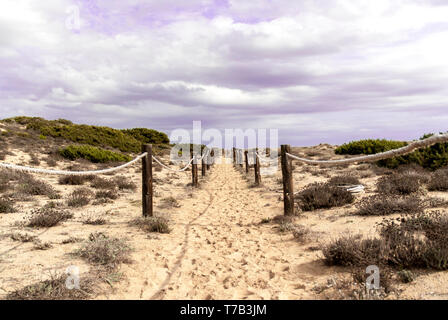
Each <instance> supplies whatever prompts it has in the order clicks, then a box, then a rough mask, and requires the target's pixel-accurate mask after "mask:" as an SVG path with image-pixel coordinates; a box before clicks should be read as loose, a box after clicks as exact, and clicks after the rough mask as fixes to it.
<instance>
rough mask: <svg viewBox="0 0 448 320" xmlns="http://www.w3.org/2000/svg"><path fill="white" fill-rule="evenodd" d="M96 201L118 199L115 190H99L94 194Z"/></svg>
mask: <svg viewBox="0 0 448 320" xmlns="http://www.w3.org/2000/svg"><path fill="white" fill-rule="evenodd" d="M95 198H96V199H110V200H116V199H118V193H117V191H115V190H100V191H97V192H96V193H95Z"/></svg>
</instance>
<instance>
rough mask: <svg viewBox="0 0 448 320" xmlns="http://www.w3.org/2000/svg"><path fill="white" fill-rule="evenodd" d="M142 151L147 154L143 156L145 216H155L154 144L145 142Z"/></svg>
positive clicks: (143, 202)
mask: <svg viewBox="0 0 448 320" xmlns="http://www.w3.org/2000/svg"><path fill="white" fill-rule="evenodd" d="M142 152H143V153H145V152H146V153H147V156H146V157H144V158H142V204H143V216H144V217H148V216H149V217H152V216H153V186H152V144H144V145H143V146H142Z"/></svg>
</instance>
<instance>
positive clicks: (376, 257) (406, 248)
mask: <svg viewBox="0 0 448 320" xmlns="http://www.w3.org/2000/svg"><path fill="white" fill-rule="evenodd" d="M447 232H448V216H447V215H446V214H445V213H442V212H440V211H432V212H420V213H417V214H414V215H402V216H401V218H399V219H384V220H383V221H382V222H381V223H380V224H379V234H380V238H376V239H368V240H363V239H362V238H360V237H352V236H348V237H347V236H346V237H341V238H339V239H337V240H335V241H332V242H330V243H329V244H326V245H323V246H322V252H323V254H324V258H325V262H326V263H327V264H328V265H340V266H364V267H365V266H368V265H371V264H375V265H377V266H392V267H395V268H397V269H399V270H403V269H411V268H427V269H433V270H448V238H447V237H446V234H447Z"/></svg>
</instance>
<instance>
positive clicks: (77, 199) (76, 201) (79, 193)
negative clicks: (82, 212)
mask: <svg viewBox="0 0 448 320" xmlns="http://www.w3.org/2000/svg"><path fill="white" fill-rule="evenodd" d="M91 197H92V191H90V190H89V189H87V188H79V189H76V190H75V191H73V192H72V193H71V194H70V195H69V196H68V199H67V205H68V206H69V207H75V208H79V207H84V206H86V205H88V204H89V203H90V199H91Z"/></svg>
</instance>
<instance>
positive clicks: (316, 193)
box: [297, 183, 355, 211]
mask: <svg viewBox="0 0 448 320" xmlns="http://www.w3.org/2000/svg"><path fill="white" fill-rule="evenodd" d="M354 199H355V198H354V196H353V195H352V194H351V193H350V192H348V191H347V190H345V189H344V188H340V187H337V186H333V185H330V184H325V183H313V184H311V185H308V186H307V187H306V188H305V189H304V190H303V191H301V192H300V193H299V194H298V197H297V200H298V201H299V206H300V208H301V209H302V210H304V211H312V210H316V209H326V208H332V207H340V206H343V205H346V204H349V203H352V202H353V201H354Z"/></svg>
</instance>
